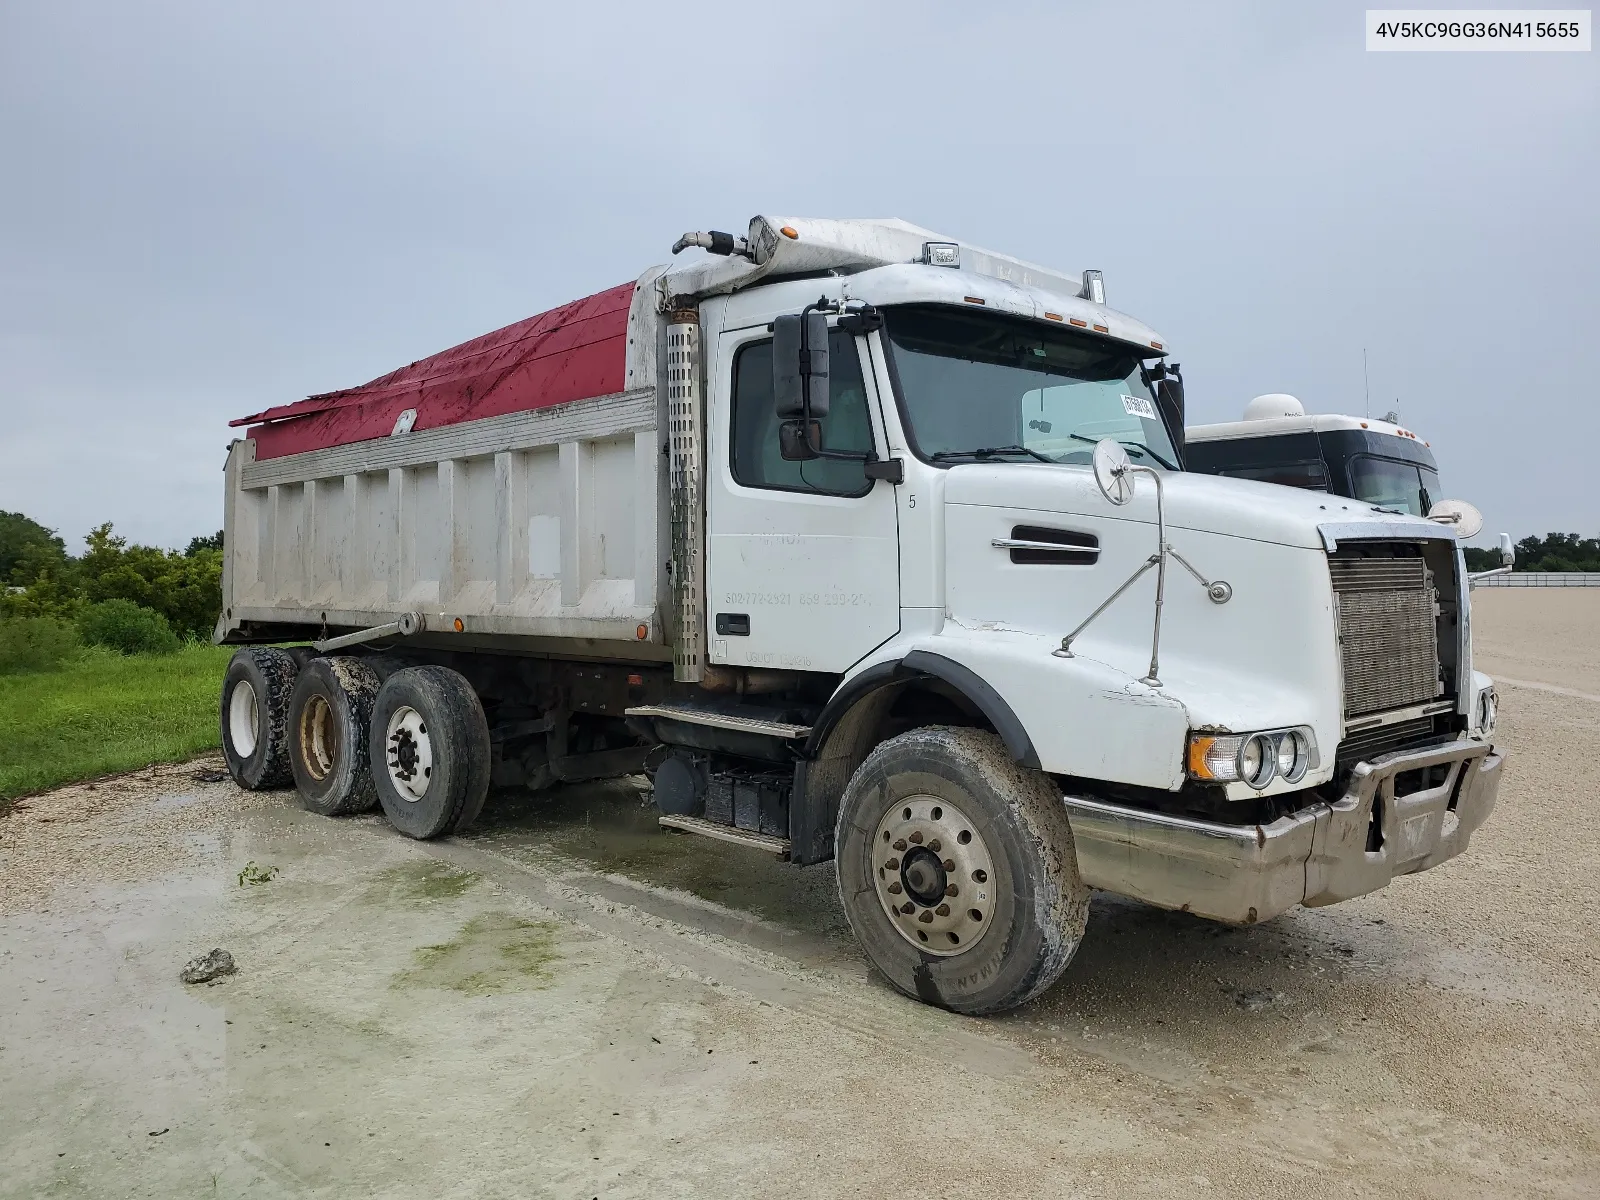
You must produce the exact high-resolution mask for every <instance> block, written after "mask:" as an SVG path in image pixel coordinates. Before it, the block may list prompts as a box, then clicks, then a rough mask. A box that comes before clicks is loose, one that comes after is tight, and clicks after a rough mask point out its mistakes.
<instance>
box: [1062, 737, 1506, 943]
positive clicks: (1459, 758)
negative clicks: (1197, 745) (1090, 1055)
mask: <svg viewBox="0 0 1600 1200" xmlns="http://www.w3.org/2000/svg"><path fill="white" fill-rule="evenodd" d="M1503 761H1504V760H1503V758H1502V756H1501V755H1498V754H1496V753H1495V752H1494V747H1493V746H1491V745H1490V744H1489V743H1487V742H1482V741H1472V740H1461V741H1455V742H1451V743H1449V744H1447V745H1443V746H1434V747H1430V748H1428V749H1424V750H1411V751H1401V752H1399V753H1396V754H1386V755H1382V756H1380V757H1378V758H1376V759H1374V760H1373V761H1372V762H1370V763H1361V764H1359V765H1358V766H1357V767H1356V768H1355V771H1354V772H1353V774H1352V776H1351V779H1350V784H1349V787H1348V788H1347V789H1346V791H1345V794H1344V795H1343V796H1342V797H1340V798H1339V799H1338V800H1337V801H1335V802H1334V803H1332V804H1329V803H1326V802H1324V801H1318V802H1317V803H1315V804H1312V805H1309V806H1308V807H1306V808H1303V809H1301V810H1300V811H1299V812H1296V813H1292V814H1290V815H1289V816H1286V817H1280V818H1279V819H1278V820H1276V821H1274V822H1272V823H1271V824H1270V825H1221V824H1215V823H1213V822H1210V821H1199V820H1194V819H1192V818H1188V817H1174V816H1168V815H1166V814H1163V813H1152V812H1144V811H1142V810H1140V809H1134V808H1126V807H1123V806H1121V805H1116V804H1106V803H1104V802H1102V801H1099V800H1091V799H1088V798H1085V797H1079V796H1067V797H1065V799H1066V804H1067V811H1068V813H1069V814H1070V816H1071V820H1072V833H1073V838H1074V840H1075V841H1076V843H1077V849H1078V869H1079V871H1080V873H1081V874H1082V876H1083V880H1084V882H1085V883H1087V884H1088V885H1089V886H1090V887H1094V888H1099V889H1101V890H1102V891H1107V892H1116V893H1118V894H1119V895H1123V896H1131V897H1132V898H1134V899H1136V900H1143V901H1145V902H1146V903H1149V904H1154V905H1158V906H1159V907H1162V908H1175V909H1180V910H1182V911H1184V912H1192V913H1194V914H1196V915H1197V916H1202V917H1210V918H1211V919H1213V920H1217V921H1226V922H1228V923H1230V924H1236V925H1252V924H1254V923H1256V922H1257V921H1265V920H1268V919H1269V918H1271V917H1275V916H1277V915H1278V914H1279V913H1281V912H1284V911H1286V910H1287V909H1290V908H1293V907H1295V906H1296V905H1298V904H1305V905H1310V906H1313V907H1314V906H1317V905H1322V904H1333V903H1335V902H1337V901H1339V900H1348V899H1350V898H1351V897H1353V896H1362V895H1365V894H1366V893H1368V892H1374V891H1377V890H1378V889H1379V888H1381V887H1384V886H1385V885H1387V884H1388V883H1389V882H1390V881H1391V880H1392V879H1394V878H1395V877H1396V876H1399V875H1410V874H1413V873H1415V872H1417V871H1426V870H1427V869H1428V868H1429V867H1434V866H1437V865H1438V864H1440V863H1442V862H1444V861H1445V860H1446V859H1450V858H1454V857H1455V856H1456V855H1458V854H1460V853H1461V852H1462V851H1463V850H1465V849H1466V848H1467V841H1468V839H1470V838H1471V836H1472V833H1473V831H1474V830H1476V829H1477V828H1478V826H1480V825H1482V824H1483V823H1484V821H1485V820H1487V819H1488V816H1489V814H1490V813H1491V812H1493V811H1494V804H1495V799H1496V797H1497V795H1498V793H1499V790H1500V768H1501V764H1502V762H1503ZM1369 847H1370V848H1369Z"/></svg>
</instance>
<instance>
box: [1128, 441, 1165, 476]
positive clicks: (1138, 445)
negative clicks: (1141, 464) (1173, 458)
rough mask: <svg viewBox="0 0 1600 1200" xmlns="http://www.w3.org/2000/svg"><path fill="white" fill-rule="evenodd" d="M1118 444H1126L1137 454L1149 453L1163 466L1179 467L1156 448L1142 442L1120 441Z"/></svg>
mask: <svg viewBox="0 0 1600 1200" xmlns="http://www.w3.org/2000/svg"><path fill="white" fill-rule="evenodd" d="M1117 444H1118V445H1119V446H1126V447H1127V448H1128V449H1129V450H1132V451H1133V452H1134V453H1135V454H1148V455H1149V456H1150V457H1151V458H1153V459H1155V460H1156V461H1157V462H1158V463H1160V464H1161V465H1162V466H1163V467H1165V468H1166V469H1167V470H1169V471H1176V470H1177V469H1178V468H1177V467H1175V466H1173V465H1172V464H1171V463H1169V462H1168V461H1167V460H1166V459H1164V458H1162V457H1161V455H1159V454H1157V453H1156V452H1155V451H1154V450H1152V449H1150V447H1149V446H1146V445H1144V444H1143V443H1142V442H1118V443H1117Z"/></svg>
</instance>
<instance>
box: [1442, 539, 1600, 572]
mask: <svg viewBox="0 0 1600 1200" xmlns="http://www.w3.org/2000/svg"><path fill="white" fill-rule="evenodd" d="M1466 555H1467V569H1468V570H1469V571H1488V570H1492V569H1493V568H1495V567H1498V566H1499V565H1500V552H1499V551H1498V550H1479V549H1477V548H1475V547H1472V546H1468V547H1467V549H1466ZM1517 570H1519V571H1600V538H1586V537H1580V536H1579V535H1578V534H1576V533H1547V534H1545V535H1544V536H1543V537H1537V536H1534V535H1532V534H1530V535H1529V536H1528V537H1525V538H1523V539H1522V540H1521V541H1520V542H1518V543H1517Z"/></svg>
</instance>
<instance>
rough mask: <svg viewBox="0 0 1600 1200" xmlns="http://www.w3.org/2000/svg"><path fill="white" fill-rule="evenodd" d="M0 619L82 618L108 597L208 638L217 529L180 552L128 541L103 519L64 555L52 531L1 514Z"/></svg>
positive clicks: (215, 600)
mask: <svg viewBox="0 0 1600 1200" xmlns="http://www.w3.org/2000/svg"><path fill="white" fill-rule="evenodd" d="M0 584H3V585H4V587H3V588H0V618H6V617H11V618H19V617H20V618H51V619H54V620H56V621H67V622H81V621H82V620H83V619H84V618H85V614H86V610H88V609H90V608H92V607H94V606H97V605H104V604H106V603H107V602H113V601H116V602H121V605H118V606H117V607H121V606H122V605H127V604H133V605H138V606H139V607H140V608H142V609H146V610H149V611H150V612H154V613H159V614H160V616H161V618H162V619H163V620H164V621H165V623H166V625H167V626H168V627H169V628H170V629H171V631H172V633H173V634H175V635H177V636H178V637H180V638H194V639H204V640H209V639H210V637H211V633H212V630H213V629H214V628H215V626H216V622H217V615H218V613H219V612H221V610H222V534H221V532H218V533H214V534H211V535H209V536H205V537H196V538H193V539H192V540H191V541H190V542H189V545H188V546H187V548H185V549H184V550H181V551H179V550H163V549H160V548H158V547H155V546H140V545H130V544H129V543H128V540H127V539H126V538H122V537H118V536H117V535H116V533H115V532H113V530H112V526H111V523H110V522H109V521H108V522H106V523H105V524H104V525H101V526H99V527H97V528H95V529H94V530H92V531H90V533H89V536H88V537H86V538H85V539H84V551H83V553H82V554H79V555H72V554H68V553H67V546H66V542H65V541H63V540H62V539H61V538H60V537H58V536H57V535H56V533H55V531H54V530H51V529H47V528H45V527H44V526H43V525H41V524H39V522H37V521H35V520H33V519H31V518H29V517H27V516H25V515H24V514H22V513H16V512H0Z"/></svg>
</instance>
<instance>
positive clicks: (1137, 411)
mask: <svg viewBox="0 0 1600 1200" xmlns="http://www.w3.org/2000/svg"><path fill="white" fill-rule="evenodd" d="M1122 407H1123V408H1124V409H1126V410H1127V412H1128V415H1129V416H1130V417H1143V418H1144V419H1145V420H1146V421H1154V420H1155V419H1156V406H1155V405H1154V404H1151V403H1150V401H1148V400H1146V399H1145V398H1144V397H1143V396H1129V395H1126V394H1125V395H1124V396H1123V397H1122Z"/></svg>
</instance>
